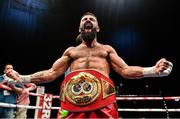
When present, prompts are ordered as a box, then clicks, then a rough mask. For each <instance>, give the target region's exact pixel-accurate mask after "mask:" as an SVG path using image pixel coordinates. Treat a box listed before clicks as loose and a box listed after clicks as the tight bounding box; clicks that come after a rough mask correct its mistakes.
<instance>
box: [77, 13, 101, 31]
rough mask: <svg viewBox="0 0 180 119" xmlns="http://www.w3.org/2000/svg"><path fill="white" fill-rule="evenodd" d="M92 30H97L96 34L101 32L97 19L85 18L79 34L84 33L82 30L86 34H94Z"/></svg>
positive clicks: (92, 17)
mask: <svg viewBox="0 0 180 119" xmlns="http://www.w3.org/2000/svg"><path fill="white" fill-rule="evenodd" d="M92 29H95V30H96V32H99V26H98V22H97V19H96V17H94V16H92V15H85V16H83V17H82V18H81V21H80V26H79V32H82V30H84V31H85V32H92V31H91V30H92Z"/></svg>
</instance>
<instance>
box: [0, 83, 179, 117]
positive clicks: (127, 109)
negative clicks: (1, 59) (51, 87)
mask: <svg viewBox="0 0 180 119" xmlns="http://www.w3.org/2000/svg"><path fill="white" fill-rule="evenodd" d="M0 88H3V86H1V84H0ZM6 90H7V89H6ZM29 95H31V96H36V97H43V98H44V97H45V95H51V97H52V99H59V95H52V94H46V93H41V94H40V93H33V92H29ZM116 99H117V100H127V101H130V100H163V101H165V100H175V101H179V100H180V96H166V97H160V96H156V97H153V96H144V97H143V96H138V95H133V96H132V95H125V96H119V97H116ZM51 103H52V102H51ZM164 105H165V108H151V109H150V108H142V109H141V108H118V111H121V112H166V113H167V115H168V112H180V108H179V109H178V108H175V109H168V108H167V106H166V104H164ZM0 107H6V108H26V109H38V110H43V109H45V110H59V109H60V108H61V107H49V108H48V109H47V108H45V107H43V106H37V105H36V106H30V105H28V106H25V105H18V104H8V103H1V102H0Z"/></svg>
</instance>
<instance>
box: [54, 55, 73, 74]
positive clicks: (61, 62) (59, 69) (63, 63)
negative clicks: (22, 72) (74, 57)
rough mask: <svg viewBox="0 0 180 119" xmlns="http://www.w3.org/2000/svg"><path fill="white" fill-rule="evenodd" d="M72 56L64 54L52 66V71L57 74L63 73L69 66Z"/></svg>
mask: <svg viewBox="0 0 180 119" xmlns="http://www.w3.org/2000/svg"><path fill="white" fill-rule="evenodd" d="M70 60H71V58H70V57H69V56H67V55H63V56H62V57H61V58H59V59H58V60H56V61H55V63H54V64H53V66H52V68H51V69H52V71H53V72H54V73H55V74H56V75H58V76H59V75H62V74H63V73H64V71H66V69H67V68H68V67H69V65H70Z"/></svg>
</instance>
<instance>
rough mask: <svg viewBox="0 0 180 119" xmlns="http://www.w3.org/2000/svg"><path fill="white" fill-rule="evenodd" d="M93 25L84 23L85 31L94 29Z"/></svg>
mask: <svg viewBox="0 0 180 119" xmlns="http://www.w3.org/2000/svg"><path fill="white" fill-rule="evenodd" d="M92 28H93V24H92V23H91V22H90V21H87V22H85V23H84V29H92Z"/></svg>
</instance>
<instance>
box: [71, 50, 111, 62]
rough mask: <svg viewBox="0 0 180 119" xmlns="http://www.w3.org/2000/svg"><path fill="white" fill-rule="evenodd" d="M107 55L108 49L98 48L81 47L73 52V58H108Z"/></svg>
mask: <svg viewBox="0 0 180 119" xmlns="http://www.w3.org/2000/svg"><path fill="white" fill-rule="evenodd" d="M107 55H108V53H107V51H105V50H103V49H98V48H87V49H81V50H77V51H74V52H72V53H71V57H72V58H73V59H80V58H83V59H84V58H85V59H86V60H88V59H93V58H106V57H107Z"/></svg>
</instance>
